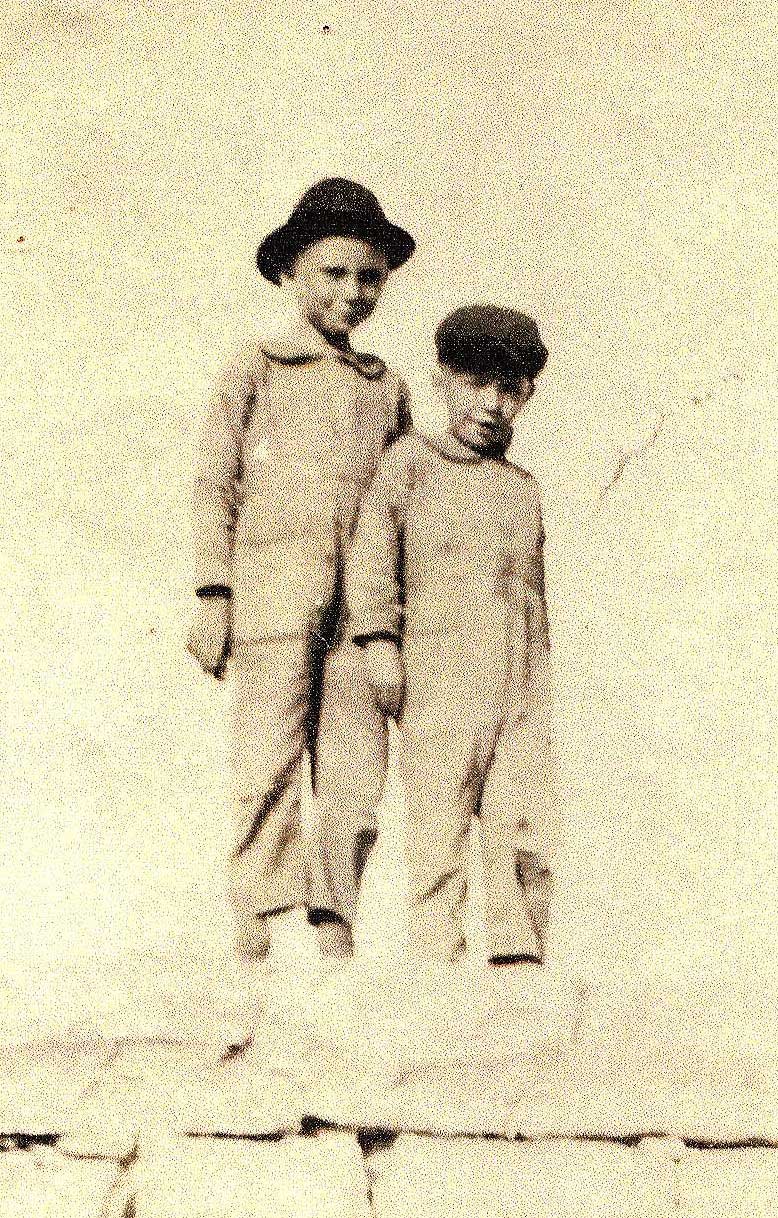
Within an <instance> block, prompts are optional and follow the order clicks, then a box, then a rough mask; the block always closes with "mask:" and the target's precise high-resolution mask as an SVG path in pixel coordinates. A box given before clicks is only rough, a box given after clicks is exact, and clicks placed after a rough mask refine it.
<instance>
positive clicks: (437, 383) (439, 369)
mask: <svg viewBox="0 0 778 1218" xmlns="http://www.w3.org/2000/svg"><path fill="white" fill-rule="evenodd" d="M444 376H445V373H444V369H443V365H442V364H440V363H434V364H433V365H432V386H433V388H434V389H440V387H441V385H442V384H443V380H444Z"/></svg>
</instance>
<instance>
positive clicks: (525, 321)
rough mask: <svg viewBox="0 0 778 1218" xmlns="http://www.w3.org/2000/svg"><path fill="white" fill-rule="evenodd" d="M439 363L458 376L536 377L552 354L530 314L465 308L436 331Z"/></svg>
mask: <svg viewBox="0 0 778 1218" xmlns="http://www.w3.org/2000/svg"><path fill="white" fill-rule="evenodd" d="M435 345H436V347H437V349H438V359H439V360H440V362H441V364H445V366H446V367H447V368H452V369H453V370H454V371H455V372H472V373H476V374H479V375H488V374H489V373H490V372H494V373H497V374H502V375H505V374H508V375H513V376H528V377H530V378H533V379H534V377H536V376H537V375H538V373H539V372H542V370H543V368H544V367H545V365H546V360H547V359H548V351H547V350H546V347H545V344H544V343H543V340H542V339H541V337H540V332H539V330H538V327H537V325H536V323H535V322H534V321H533V320H532V318H531V317H528V316H527V314H526V313H519V312H517V310H516V309H503V308H500V307H499V306H498V305H479V304H475V305H464V306H463V307H462V308H460V309H455V310H454V312H453V313H450V314H449V316H448V317H444V319H443V321H442V322H441V323H440V325H439V326H438V328H437V330H436V331H435Z"/></svg>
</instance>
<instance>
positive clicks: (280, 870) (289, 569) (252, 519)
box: [194, 329, 409, 958]
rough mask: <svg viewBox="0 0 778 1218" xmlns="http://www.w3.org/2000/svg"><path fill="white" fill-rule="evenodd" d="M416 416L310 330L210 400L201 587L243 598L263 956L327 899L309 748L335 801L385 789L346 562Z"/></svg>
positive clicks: (241, 817)
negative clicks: (348, 597)
mask: <svg viewBox="0 0 778 1218" xmlns="http://www.w3.org/2000/svg"><path fill="white" fill-rule="evenodd" d="M408 425H409V414H408V398H407V390H406V388H405V386H404V384H403V383H402V381H401V380H400V379H399V377H398V376H397V375H396V374H395V373H394V372H393V371H392V370H391V369H389V368H387V367H386V365H385V364H384V363H383V362H382V361H381V360H379V359H376V358H375V357H371V356H363V355H358V354H352V353H346V354H343V353H341V352H339V351H336V350H335V349H334V348H331V347H329V345H328V344H326V343H324V341H323V340H321V339H320V338H319V337H318V336H317V335H315V334H314V332H313V331H311V332H308V330H307V329H301V330H300V332H299V333H294V334H291V335H289V336H287V337H285V338H281V339H274V340H272V341H270V340H267V341H262V342H252V343H251V344H249V345H248V346H247V347H246V348H245V349H244V350H243V351H242V352H241V353H240V355H239V356H238V358H237V359H236V360H234V361H233V362H232V363H231V364H230V366H229V367H228V368H227V369H226V371H225V372H224V374H223V375H222V377H221V379H220V382H219V384H218V387H217V390H216V392H215V394H214V396H213V399H212V401H211V403H210V407H209V410H208V413H207V418H206V420H205V425H204V428H203V431H202V436H201V442H200V450H199V463H198V472H197V484H196V492H195V504H194V510H195V528H194V534H195V543H196V571H195V586H196V587H202V586H205V585H214V584H216V585H218V584H222V585H225V586H227V587H229V588H231V589H232V594H233V600H232V608H233V614H232V654H231V663H230V669H231V681H232V693H233V698H232V706H233V711H232V718H233V723H232V729H233V730H232V759H233V768H234V776H235V793H234V794H235V799H234V805H235V839H234V847H233V849H232V852H231V855H230V860H229V891H230V897H231V902H232V904H233V907H234V910H235V914H236V919H237V931H238V944H237V946H238V951H239V953H240V954H242V955H244V956H247V957H259V958H261V957H262V956H264V955H265V954H266V952H267V950H268V947H269V938H268V929H267V918H266V915H268V914H270V913H274V912H277V911H280V910H283V909H288V908H292V907H294V906H297V905H301V904H306V903H310V901H311V879H310V876H309V873H308V867H307V862H306V852H305V849H304V843H303V835H302V831H301V814H300V785H301V763H302V760H303V756H304V753H305V750H306V748H307V749H308V750H309V751H310V754H311V759H312V775H313V780H314V789H315V790H316V792H317V794H318V793H319V791H321V794H322V797H323V799H324V801H325V802H326V803H327V804H328V805H332V804H333V803H335V802H337V799H338V798H339V794H338V792H339V790H340V788H341V787H346V788H347V789H351V788H352V786H358V788H359V803H360V806H362V805H369V804H370V803H371V801H372V803H374V804H377V803H378V802H379V800H380V797H381V792H382V789H383V783H384V778H385V770H386V724H385V722H384V719H383V716H382V715H381V714H380V713H379V712H378V710H377V709H376V707H375V704H374V702H373V699H372V698H371V696H370V693H369V690H368V688H367V685H366V683H365V678H364V673H363V670H362V666H361V665H360V663H359V656H358V654H357V653H356V649H355V648H354V647H353V644H351V643H350V642H345V643H344V640H343V630H342V608H343V601H342V595H343V563H344V559H345V555H346V553H347V552H348V549H349V546H350V543H351V539H352V535H353V530H354V525H355V520H356V514H357V508H358V505H359V503H360V500H361V498H362V496H363V494H364V492H365V490H366V488H367V486H368V485H369V483H370V480H371V478H372V475H373V473H374V472H375V469H376V465H377V462H378V459H379V457H380V454H381V452H382V450H383V449H384V448H385V446H386V445H387V443H389V442H390V441H391V440H392V439H394V438H395V437H396V436H397V435H399V434H400V433H402V432H403V431H404V430H406V428H407V427H408ZM333 786H334V787H335V788H336V790H335V791H333V790H332V789H331V788H332V787H333Z"/></svg>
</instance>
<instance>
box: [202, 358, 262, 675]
mask: <svg viewBox="0 0 778 1218" xmlns="http://www.w3.org/2000/svg"><path fill="white" fill-rule="evenodd" d="M252 392H253V390H252V383H251V379H250V377H249V376H248V374H247V371H246V370H245V369H244V368H242V367H240V366H238V367H235V368H231V369H229V370H228V371H227V372H226V373H224V374H223V375H222V377H221V378H220V380H219V382H218V384H217V386H216V389H215V392H214V393H213V396H212V398H211V401H210V404H209V407H208V412H207V415H206V418H205V420H204V423H203V426H202V430H201V434H200V445H199V452H198V461H197V474H196V480H195V487H194V495H193V536H194V557H195V562H194V566H195V571H194V577H195V578H194V582H195V589H196V593H197V597H198V604H197V611H196V613H195V617H194V621H193V622H192V627H191V629H190V632H189V638H188V642H187V649H188V650H189V652H190V653H191V654H192V655H193V656H194V658H195V659H196V660H197V662H198V664H199V665H200V667H201V668H202V669H203V670H204V671H205V672H207V673H210V674H212V675H213V676H215V677H217V678H220V677H222V676H223V675H224V670H225V666H226V663H227V659H228V657H229V653H230V645H231V634H232V605H231V598H232V556H233V548H234V536H235V524H236V520H237V508H238V480H239V478H240V476H241V472H242V470H241V444H242V430H243V422H242V421H243V417H244V415H245V412H246V410H247V408H248V406H249V405H250V401H251V394H252Z"/></svg>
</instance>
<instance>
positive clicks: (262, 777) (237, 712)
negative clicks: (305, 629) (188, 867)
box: [228, 638, 320, 958]
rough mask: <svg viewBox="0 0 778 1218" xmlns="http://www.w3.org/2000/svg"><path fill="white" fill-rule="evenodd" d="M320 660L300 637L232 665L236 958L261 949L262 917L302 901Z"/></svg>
mask: <svg viewBox="0 0 778 1218" xmlns="http://www.w3.org/2000/svg"><path fill="white" fill-rule="evenodd" d="M318 668H320V662H319V661H318V660H317V656H316V654H315V652H314V651H313V650H312V648H311V644H310V641H309V640H307V639H305V638H283V639H267V640H262V641H261V642H256V643H251V644H245V645H242V646H240V647H239V648H237V649H236V652H235V654H234V656H233V661H232V685H233V740H232V753H233V767H234V779H235V799H234V805H235V844H234V847H233V850H232V853H231V855H230V859H229V864H228V879H229V891H230V898H231V902H232V905H233V908H234V912H235V917H236V923H237V947H238V952H239V954H240V955H242V956H244V957H248V958H261V957H263V956H265V955H266V954H267V952H268V950H269V947H270V942H269V934H268V915H270V914H273V913H276V912H278V911H280V910H283V909H290V908H292V907H294V906H297V905H300V904H302V903H303V901H304V854H303V845H302V826H301V816H300V777H301V763H302V758H303V754H304V752H305V749H306V747H307V744H308V741H309V738H310V736H311V732H312V722H311V716H312V709H311V706H312V690H313V688H314V686H315V684H316V681H317V679H318V676H317V670H318Z"/></svg>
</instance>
